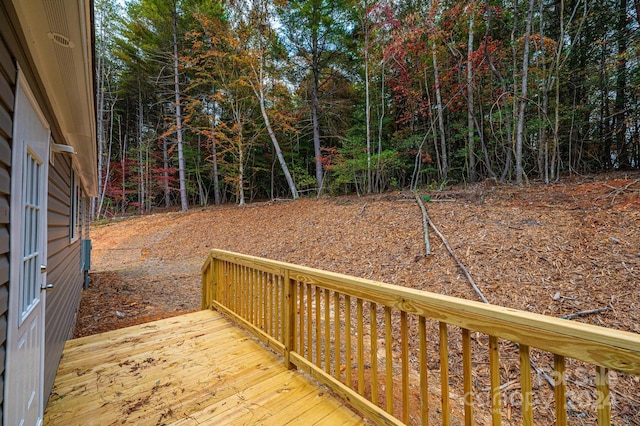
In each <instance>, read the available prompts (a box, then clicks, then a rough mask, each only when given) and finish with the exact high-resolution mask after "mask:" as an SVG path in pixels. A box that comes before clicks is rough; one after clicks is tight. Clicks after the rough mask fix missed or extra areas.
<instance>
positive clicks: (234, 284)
mask: <svg viewBox="0 0 640 426" xmlns="http://www.w3.org/2000/svg"><path fill="white" fill-rule="evenodd" d="M232 273H233V278H232V281H231V285H232V288H231V295H232V296H231V297H232V304H231V306H230V308H231V309H232V310H233V312H236V313H237V312H238V265H233V272H232Z"/></svg>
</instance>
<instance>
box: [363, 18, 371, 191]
mask: <svg viewBox="0 0 640 426" xmlns="http://www.w3.org/2000/svg"><path fill="white" fill-rule="evenodd" d="M364 90H365V109H366V111H365V112H366V114H365V115H366V118H365V119H366V121H367V122H366V127H367V192H368V193H371V192H372V190H373V188H372V182H371V99H370V97H371V94H370V89H369V20H368V19H367V10H366V7H365V12H364Z"/></svg>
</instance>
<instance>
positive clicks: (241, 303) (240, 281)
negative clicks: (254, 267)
mask: <svg viewBox="0 0 640 426" xmlns="http://www.w3.org/2000/svg"><path fill="white" fill-rule="evenodd" d="M245 269H246V268H245V267H244V266H242V265H240V269H239V271H238V290H239V291H238V296H239V297H238V314H239V315H240V317H241V318H246V315H245V314H246V312H245V311H246V309H245V302H246V296H245V291H246V289H245V280H244V273H245Z"/></svg>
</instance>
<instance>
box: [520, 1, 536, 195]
mask: <svg viewBox="0 0 640 426" xmlns="http://www.w3.org/2000/svg"><path fill="white" fill-rule="evenodd" d="M533 2H534V0H529V11H528V12H527V21H526V29H525V33H524V51H523V54H522V86H521V91H520V101H519V107H518V129H517V133H516V183H517V184H522V177H523V174H524V173H523V168H522V145H523V139H524V118H525V117H524V113H525V109H526V107H527V77H528V74H529V39H530V38H531V21H532V19H533Z"/></svg>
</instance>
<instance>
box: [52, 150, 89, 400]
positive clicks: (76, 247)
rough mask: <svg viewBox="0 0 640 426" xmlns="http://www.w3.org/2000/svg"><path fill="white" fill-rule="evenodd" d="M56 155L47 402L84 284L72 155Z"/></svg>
mask: <svg viewBox="0 0 640 426" xmlns="http://www.w3.org/2000/svg"><path fill="white" fill-rule="evenodd" d="M54 155H55V158H54V165H53V166H50V168H49V198H48V213H47V220H48V229H47V234H48V235H47V238H48V239H47V270H48V273H47V281H48V282H49V283H51V284H54V285H55V288H54V290H52V291H49V292H47V304H46V313H45V359H44V374H45V376H44V391H45V401H46V400H47V399H48V396H49V393H50V391H51V388H52V387H53V382H54V380H55V378H56V371H57V370H58V364H59V363H60V357H61V356H62V350H63V349H64V344H65V342H66V340H67V339H68V338H69V337H71V336H72V334H73V327H74V325H75V320H76V315H77V311H78V306H79V305H80V296H81V293H82V284H83V273H82V271H81V268H80V238H81V236H80V235H79V236H78V239H76V240H74V241H71V239H70V238H71V236H70V229H71V226H72V224H71V193H72V192H71V167H72V166H71V161H70V160H71V156H69V155H66V154H62V155H61V154H54Z"/></svg>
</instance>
